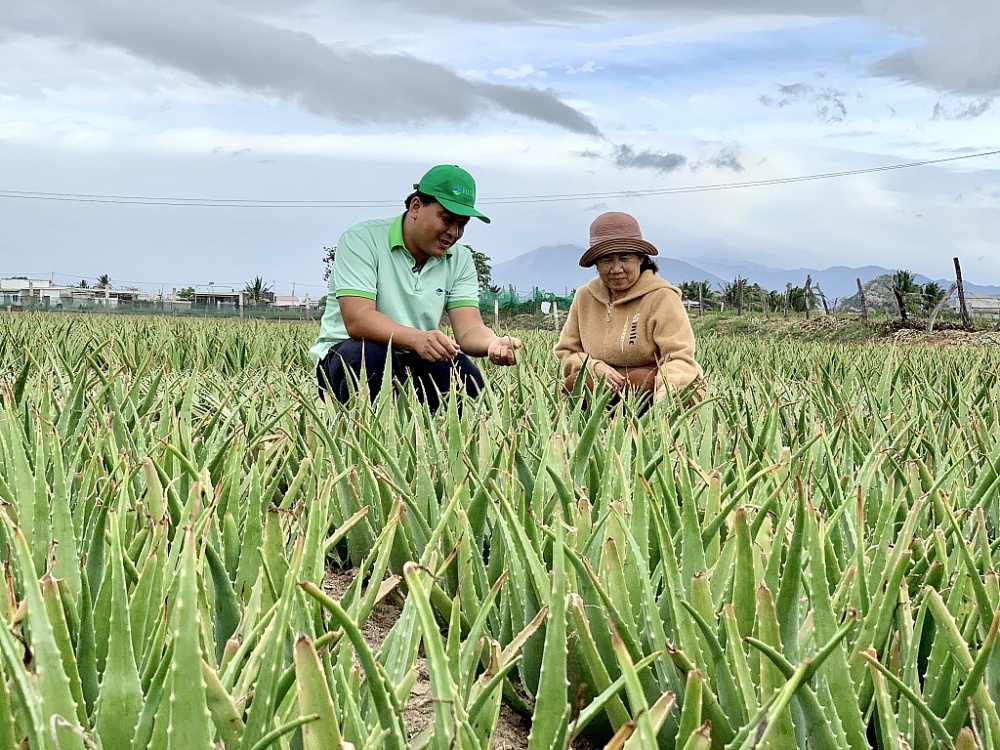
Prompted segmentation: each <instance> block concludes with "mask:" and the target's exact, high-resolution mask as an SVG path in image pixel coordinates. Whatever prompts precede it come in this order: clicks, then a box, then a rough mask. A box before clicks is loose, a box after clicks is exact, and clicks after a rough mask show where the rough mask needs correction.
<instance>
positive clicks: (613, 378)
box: [591, 362, 628, 391]
mask: <svg viewBox="0 0 1000 750" xmlns="http://www.w3.org/2000/svg"><path fill="white" fill-rule="evenodd" d="M591 372H592V373H593V375H594V379H595V380H599V379H601V378H604V387H605V388H608V389H610V390H612V391H620V390H621V389H622V388H624V387H625V384H626V383H628V378H626V377H625V376H624V375H622V374H621V373H620V372H618V370H616V369H615V368H614V367H612V366H611V365H609V364H607V363H606V362H598V363H597V364H595V365H594V366H593V367H592V368H591Z"/></svg>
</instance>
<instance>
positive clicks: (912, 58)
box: [864, 0, 1000, 95]
mask: <svg viewBox="0 0 1000 750" xmlns="http://www.w3.org/2000/svg"><path fill="white" fill-rule="evenodd" d="M864 5H865V9H866V11H869V12H870V13H871V14H872V15H875V16H876V17H878V18H881V19H883V20H885V21H887V22H888V23H890V24H891V25H893V26H894V27H896V28H897V29H898V30H899V31H900V32H902V33H903V34H905V35H906V36H908V37H911V38H913V39H914V40H915V43H914V45H913V46H912V47H910V48H908V49H904V50H901V51H900V52H897V53H896V54H893V55H890V56H888V57H886V58H884V59H883V60H880V61H879V62H878V63H876V64H875V65H874V66H873V67H872V72H874V73H876V74H877V75H883V76H888V77H892V78H898V79H900V80H903V81H907V82H910V83H918V84H923V85H929V86H932V87H934V88H937V89H940V90H942V91H952V92H956V93H963V94H971V95H984V94H986V95H988V94H998V93H1000V5H998V4H997V3H996V2H995V0H948V2H940V0H864Z"/></svg>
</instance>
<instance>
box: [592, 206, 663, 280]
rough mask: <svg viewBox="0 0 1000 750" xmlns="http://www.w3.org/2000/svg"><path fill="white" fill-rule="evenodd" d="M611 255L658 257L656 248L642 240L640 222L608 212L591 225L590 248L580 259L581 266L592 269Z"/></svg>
mask: <svg viewBox="0 0 1000 750" xmlns="http://www.w3.org/2000/svg"><path fill="white" fill-rule="evenodd" d="M611 253H641V254H643V255H658V254H659V253H658V252H657V250H656V247H655V246H654V245H652V244H651V243H649V242H646V240H644V239H643V238H642V231H641V230H640V229H639V222H638V221H636V220H635V217H634V216H632V215H631V214H626V213H622V212H621V211H608V212H607V213H603V214H601V215H600V216H598V217H597V218H596V219H594V222H593V223H592V224H591V225H590V247H588V248H587V251H586V252H585V253H584V254H583V255H582V256H581V258H580V265H581V266H583V267H584V268H590V266H592V265H594V263H596V262H597V259H598V258H601V257H603V256H605V255H610V254H611Z"/></svg>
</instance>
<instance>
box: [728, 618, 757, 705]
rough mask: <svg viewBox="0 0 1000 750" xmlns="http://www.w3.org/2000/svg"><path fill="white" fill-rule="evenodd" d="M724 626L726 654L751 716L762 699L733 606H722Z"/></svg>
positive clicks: (740, 693) (742, 698) (742, 699)
mask: <svg viewBox="0 0 1000 750" xmlns="http://www.w3.org/2000/svg"><path fill="white" fill-rule="evenodd" d="M722 626H723V630H724V631H725V636H726V654H727V657H728V658H729V660H730V662H731V666H732V671H733V678H734V679H735V681H736V687H737V688H738V690H739V695H740V699H741V701H742V703H743V705H744V706H746V710H747V715H751V714H753V713H754V712H756V711H757V709H759V708H760V699H759V696H758V691H757V686H756V684H755V683H754V680H753V677H752V676H751V674H750V662H749V660H748V659H747V654H746V651H745V650H744V647H743V643H744V640H743V639H742V638H741V637H740V632H739V626H738V625H737V624H736V615H735V613H734V612H733V605H732V604H729V603H726V604H724V605H722Z"/></svg>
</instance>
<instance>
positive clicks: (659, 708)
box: [624, 690, 676, 750]
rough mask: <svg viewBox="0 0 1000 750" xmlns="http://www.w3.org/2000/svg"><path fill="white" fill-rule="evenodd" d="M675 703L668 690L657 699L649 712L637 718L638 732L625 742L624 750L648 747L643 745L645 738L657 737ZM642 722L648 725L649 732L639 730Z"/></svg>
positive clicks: (637, 749) (638, 749) (674, 697)
mask: <svg viewBox="0 0 1000 750" xmlns="http://www.w3.org/2000/svg"><path fill="white" fill-rule="evenodd" d="M675 701H676V696H675V695H674V694H673V693H672V692H670V691H669V690H668V691H667V692H665V693H664V694H663V695H661V696H660V697H659V698H657V699H656V702H655V703H653V705H652V706H650V707H649V710H648V711H646V712H645V713H644V714H643V715H642V716H640V717H639V726H640V731H639V732H636V733H635V734H633V735H632V736H631V737H629V738H628V739H627V740H626V741H625V748H624V750H642V748H643V747H650V745H647V744H643V743H645V741H646V738H647V737H648V736H649V735H650V734H651V735H652V736H653V737H656V736H657V734H658V733H659V732H660V730H661V728H662V727H663V724H664V722H666V720H667V717H668V716H669V715H670V713H671V711H672V710H673V708H674V703H675ZM644 720H645V722H647V723H648V724H649V729H650V731H649V732H648V733H647V732H644V731H642V729H641V727H642V725H643V723H644ZM640 740H642V743H640ZM654 742H655V740H654Z"/></svg>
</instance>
